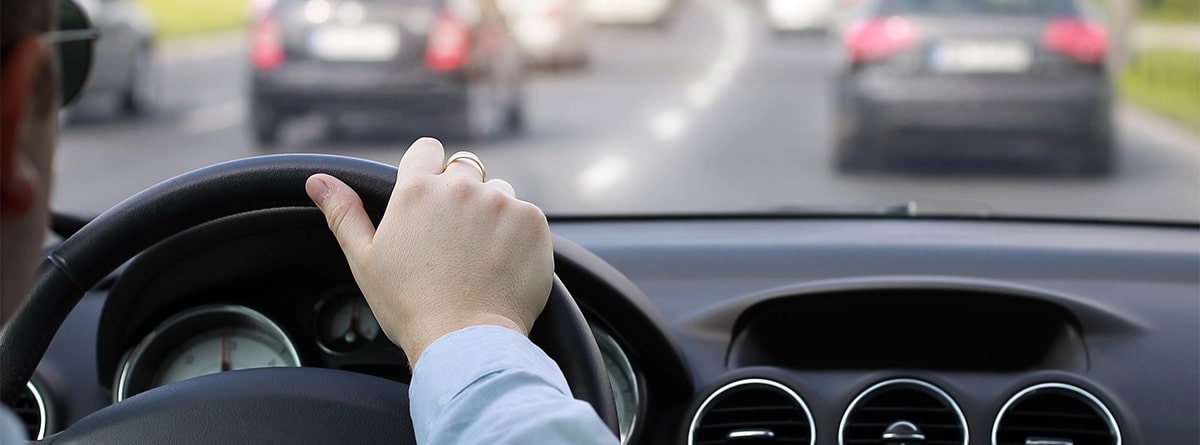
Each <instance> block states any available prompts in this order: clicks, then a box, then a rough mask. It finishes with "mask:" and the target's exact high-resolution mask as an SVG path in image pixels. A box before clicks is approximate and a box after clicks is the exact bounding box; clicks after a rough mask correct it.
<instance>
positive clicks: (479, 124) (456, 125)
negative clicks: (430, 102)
mask: <svg viewBox="0 0 1200 445" xmlns="http://www.w3.org/2000/svg"><path fill="white" fill-rule="evenodd" d="M454 100H455V101H456V102H458V103H457V104H454V105H451V106H450V107H449V108H450V110H451V111H452V112H451V114H450V117H449V121H448V124H449V125H448V127H449V128H447V129H446V137H447V138H449V139H452V140H455V141H487V140H491V139H494V138H496V137H497V136H499V135H500V134H501V133H504V132H505V131H507V130H508V128H507V125H508V119H509V117H510V116H509V114H510V112H511V110H510V108H509V106H506V105H505V104H501V103H498V101H497V98H496V97H495V92H494V91H492V90H490V89H489V88H488V87H487V86H484V85H477V86H472V87H468V91H467V93H466V94H463V95H461V97H459V98H456V99H454Z"/></svg>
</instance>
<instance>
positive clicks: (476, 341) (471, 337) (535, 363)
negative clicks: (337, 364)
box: [409, 325, 572, 436]
mask: <svg viewBox="0 0 1200 445" xmlns="http://www.w3.org/2000/svg"><path fill="white" fill-rule="evenodd" d="M511 370H523V371H528V372H530V373H532V374H535V375H538V376H541V377H542V378H543V379H544V380H545V381H546V382H547V383H550V384H551V385H552V386H553V387H554V388H555V389H556V390H558V391H559V392H560V393H562V394H563V395H565V396H567V397H572V396H571V389H570V387H569V386H568V385H567V379H566V378H565V377H563V374H562V370H561V369H559V367H558V364H556V363H555V362H554V360H551V359H550V357H549V356H547V355H546V353H545V352H543V351H542V349H541V348H539V347H538V346H537V345H535V344H533V342H531V341H529V339H528V338H526V337H525V336H524V335H521V334H520V333H518V332H516V331H513V330H512V329H508V328H504V327H500V326H491V325H484V326H471V327H467V328H463V329H459V330H457V331H454V332H451V333H449V334H446V335H443V336H442V337H441V338H439V339H437V340H436V341H434V342H433V343H432V344H430V345H429V346H428V347H426V348H425V351H424V352H422V353H421V357H420V359H418V360H417V363H416V366H415V367H414V368H413V376H412V385H411V386H410V387H409V402H410V406H411V411H412V417H413V425H414V426H417V425H431V424H433V422H434V421H435V420H436V419H437V417H438V416H439V415H440V414H441V412H442V411H443V410H444V409H445V407H446V405H447V404H449V403H450V401H452V400H453V399H454V398H455V397H456V396H458V395H459V394H460V393H462V392H463V391H464V390H465V389H467V388H468V387H470V386H471V384H472V383H474V382H476V381H478V380H480V379H482V378H485V377H487V376H489V375H491V374H494V373H498V372H504V371H511ZM418 428H419V427H418ZM418 436H420V434H418Z"/></svg>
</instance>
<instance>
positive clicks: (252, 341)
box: [154, 327, 295, 386]
mask: <svg viewBox="0 0 1200 445" xmlns="http://www.w3.org/2000/svg"><path fill="white" fill-rule="evenodd" d="M289 365H291V366H295V365H294V364H292V361H291V360H290V359H289V357H288V348H287V346H286V345H284V344H282V343H280V342H279V339H277V338H275V337H273V336H271V335H269V334H266V333H264V332H262V331H259V330H257V329H244V328H241V329H239V328H233V327H226V328H217V329H213V330H211V331H208V332H204V333H202V334H200V335H198V336H196V337H195V338H193V339H192V340H189V341H188V342H187V343H184V344H183V345H181V346H180V348H179V350H178V351H176V352H174V353H172V354H170V355H168V356H167V358H166V360H164V361H163V365H162V368H161V374H159V375H158V376H157V378H155V379H154V386H162V385H166V384H168V383H175V382H178V381H180V380H186V379H190V378H192V377H199V376H202V375H208V374H216V373H218V372H225V371H233V370H235V369H249V368H266V367H272V366H289Z"/></svg>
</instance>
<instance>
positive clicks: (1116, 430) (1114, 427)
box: [992, 382, 1123, 445]
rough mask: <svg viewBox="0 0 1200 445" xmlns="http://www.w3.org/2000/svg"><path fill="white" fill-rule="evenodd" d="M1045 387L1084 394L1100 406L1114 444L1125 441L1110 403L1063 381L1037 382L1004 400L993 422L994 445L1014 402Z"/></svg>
mask: <svg viewBox="0 0 1200 445" xmlns="http://www.w3.org/2000/svg"><path fill="white" fill-rule="evenodd" d="M1043 389H1062V390H1066V391H1070V392H1073V393H1076V394H1078V395H1080V396H1083V398H1084V399H1086V400H1087V401H1088V402H1091V403H1092V406H1093V407H1095V408H1099V411H1100V413H1101V414H1103V415H1104V418H1105V420H1106V421H1107V423H1108V427H1109V431H1110V432H1112V433H1113V435H1114V436H1116V438H1117V442H1116V443H1115V444H1113V445H1121V443H1122V441H1123V437H1122V434H1121V426H1120V424H1118V423H1117V418H1116V417H1115V416H1113V413H1112V410H1110V409H1109V408H1108V405H1107V404H1105V403H1104V402H1103V401H1101V400H1100V398H1098V397H1096V396H1095V395H1093V394H1092V393H1091V392H1089V391H1087V390H1085V389H1083V388H1080V387H1078V386H1075V385H1071V384H1068V383H1062V382H1046V383H1039V384H1035V385H1033V386H1030V387H1027V388H1025V389H1022V390H1020V391H1018V392H1017V393H1016V394H1013V395H1012V397H1009V398H1008V400H1006V401H1005V402H1004V406H1002V407H1000V411H999V412H998V413H996V418H995V420H993V422H992V445H996V433H997V432H998V431H999V430H1000V420H1001V419H1003V418H1004V413H1005V412H1007V411H1008V409H1009V408H1010V407H1012V405H1013V404H1014V403H1016V402H1017V401H1018V400H1021V398H1023V397H1025V396H1026V395H1028V394H1031V393H1033V392H1036V391H1039V390H1043Z"/></svg>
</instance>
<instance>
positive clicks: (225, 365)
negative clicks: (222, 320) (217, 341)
mask: <svg viewBox="0 0 1200 445" xmlns="http://www.w3.org/2000/svg"><path fill="white" fill-rule="evenodd" d="M228 370H229V331H221V372H225V371H228Z"/></svg>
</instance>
